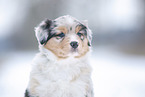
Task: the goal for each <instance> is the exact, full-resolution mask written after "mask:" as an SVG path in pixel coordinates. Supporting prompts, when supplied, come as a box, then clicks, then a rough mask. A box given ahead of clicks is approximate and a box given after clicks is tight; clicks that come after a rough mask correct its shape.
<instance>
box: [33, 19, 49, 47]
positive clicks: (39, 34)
mask: <svg viewBox="0 0 145 97" xmlns="http://www.w3.org/2000/svg"><path fill="white" fill-rule="evenodd" d="M51 25H52V20H49V19H45V20H44V21H42V22H41V23H40V24H39V25H38V26H37V27H35V35H36V38H37V40H38V43H39V44H41V45H43V44H44V43H46V42H47V38H48V37H49V33H50V31H51Z"/></svg>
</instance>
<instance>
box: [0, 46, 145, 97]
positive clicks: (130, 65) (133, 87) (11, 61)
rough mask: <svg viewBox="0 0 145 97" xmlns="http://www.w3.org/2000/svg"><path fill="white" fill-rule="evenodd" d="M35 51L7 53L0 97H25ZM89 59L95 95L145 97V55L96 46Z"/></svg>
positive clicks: (0, 85) (105, 96)
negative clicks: (128, 53) (129, 53)
mask: <svg viewBox="0 0 145 97" xmlns="http://www.w3.org/2000/svg"><path fill="white" fill-rule="evenodd" d="M35 54H36V51H29V52H13V53H7V56H6V57H7V58H6V60H5V61H4V62H3V63H2V62H1V63H2V65H1V67H0V97H24V92H25V89H26V87H27V83H28V80H29V73H30V63H31V61H32V59H33V57H34V56H35ZM90 59H91V65H92V67H93V73H92V79H93V84H94V92H95V97H145V56H136V55H134V56H133V55H127V54H123V53H121V52H118V51H115V50H113V49H108V48H94V51H93V53H92V57H91V58H90Z"/></svg>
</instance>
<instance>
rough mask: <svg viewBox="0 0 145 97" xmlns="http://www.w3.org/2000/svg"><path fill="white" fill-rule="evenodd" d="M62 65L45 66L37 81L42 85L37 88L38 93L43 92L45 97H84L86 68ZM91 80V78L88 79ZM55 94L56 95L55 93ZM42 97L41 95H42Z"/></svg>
mask: <svg viewBox="0 0 145 97" xmlns="http://www.w3.org/2000/svg"><path fill="white" fill-rule="evenodd" d="M74 65H76V66H72V65H69V66H68V65H66V66H60V65H53V66H52V65H45V66H42V67H41V70H40V71H39V74H37V75H38V76H37V77H36V78H37V81H38V82H39V84H40V85H38V86H37V90H38V92H40V93H41V92H43V96H41V97H47V96H46V95H50V97H59V96H58V95H62V96H61V97H83V96H84V93H85V91H86V90H85V89H86V87H87V82H88V80H87V79H86V80H85V78H87V76H88V75H87V73H86V69H87V68H86V67H83V66H79V65H80V64H78V65H77V64H74ZM88 79H89V78H88ZM54 92H55V93H54ZM40 95H41V94H40Z"/></svg>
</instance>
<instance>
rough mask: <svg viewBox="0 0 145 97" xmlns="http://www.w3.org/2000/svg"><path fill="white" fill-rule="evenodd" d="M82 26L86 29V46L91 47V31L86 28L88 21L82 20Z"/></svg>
mask: <svg viewBox="0 0 145 97" xmlns="http://www.w3.org/2000/svg"><path fill="white" fill-rule="evenodd" d="M82 24H83V25H85V26H86V27H87V38H88V46H91V41H92V31H91V30H90V29H89V27H88V20H83V21H82Z"/></svg>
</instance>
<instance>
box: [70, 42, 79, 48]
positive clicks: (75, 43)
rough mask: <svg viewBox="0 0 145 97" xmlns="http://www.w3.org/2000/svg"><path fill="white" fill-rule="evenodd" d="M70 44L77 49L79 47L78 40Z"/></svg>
mask: <svg viewBox="0 0 145 97" xmlns="http://www.w3.org/2000/svg"><path fill="white" fill-rule="evenodd" d="M70 45H71V46H72V48H74V49H76V48H77V47H78V42H76V41H73V42H71V43H70Z"/></svg>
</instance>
